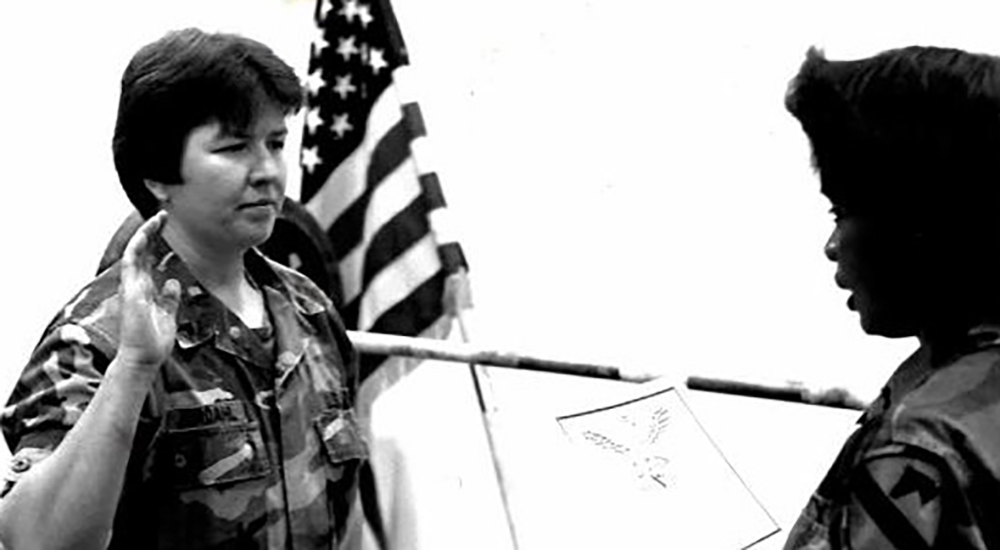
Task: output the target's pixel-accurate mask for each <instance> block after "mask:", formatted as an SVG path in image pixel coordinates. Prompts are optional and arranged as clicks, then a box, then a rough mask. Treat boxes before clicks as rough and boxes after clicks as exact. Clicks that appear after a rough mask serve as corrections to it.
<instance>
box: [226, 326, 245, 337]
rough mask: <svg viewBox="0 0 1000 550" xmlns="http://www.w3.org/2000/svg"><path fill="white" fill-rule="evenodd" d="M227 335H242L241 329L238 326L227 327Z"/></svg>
mask: <svg viewBox="0 0 1000 550" xmlns="http://www.w3.org/2000/svg"><path fill="white" fill-rule="evenodd" d="M229 336H230V337H231V338H233V339H237V338H239V337H240V336H243V331H242V330H240V327H229Z"/></svg>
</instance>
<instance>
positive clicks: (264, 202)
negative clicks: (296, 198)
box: [237, 199, 278, 210]
mask: <svg viewBox="0 0 1000 550" xmlns="http://www.w3.org/2000/svg"><path fill="white" fill-rule="evenodd" d="M255 208H273V209H275V210H277V209H278V203H277V201H274V200H271V199H261V200H259V201H253V202H245V203H243V204H241V205H239V206H238V207H237V209H238V210H249V209H255Z"/></svg>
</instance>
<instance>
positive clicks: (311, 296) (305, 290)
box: [263, 256, 333, 313]
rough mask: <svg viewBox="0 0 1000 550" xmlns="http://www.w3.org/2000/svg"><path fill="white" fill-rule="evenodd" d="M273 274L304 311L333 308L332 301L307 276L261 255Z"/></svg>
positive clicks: (315, 311)
mask: <svg viewBox="0 0 1000 550" xmlns="http://www.w3.org/2000/svg"><path fill="white" fill-rule="evenodd" d="M263 258H264V260H265V261H266V262H267V265H268V266H269V267H270V268H271V269H272V270H274V274H275V275H277V276H278V279H279V280H281V282H282V283H284V284H285V287H286V288H287V289H288V291H289V292H290V293H291V295H292V298H293V299H294V300H295V302H296V303H297V304H298V305H299V306H301V307H302V308H304V309H305V310H306V311H310V312H312V313H318V312H319V311H321V310H324V309H325V310H333V302H332V301H331V300H330V298H329V297H328V296H327V295H326V294H325V293H323V291H322V290H320V288H319V287H318V286H316V284H315V283H313V282H312V281H311V280H310V279H309V277H306V276H305V275H303V274H301V273H299V272H298V271H295V270H294V269H292V268H290V267H287V266H285V265H282V264H280V263H278V262H276V261H274V260H272V259H270V258H268V257H266V256H263Z"/></svg>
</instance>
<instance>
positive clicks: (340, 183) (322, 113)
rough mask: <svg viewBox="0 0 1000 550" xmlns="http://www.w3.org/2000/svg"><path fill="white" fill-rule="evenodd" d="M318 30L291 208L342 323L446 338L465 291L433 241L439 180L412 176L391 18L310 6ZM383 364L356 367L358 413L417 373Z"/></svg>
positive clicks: (447, 250)
mask: <svg viewBox="0 0 1000 550" xmlns="http://www.w3.org/2000/svg"><path fill="white" fill-rule="evenodd" d="M315 19H316V24H317V27H316V35H315V37H314V38H313V41H312V46H311V55H310V60H309V74H308V76H307V78H306V87H307V90H308V100H307V106H306V113H305V128H304V132H303V137H302V151H301V164H302V177H303V180H302V192H301V193H302V194H301V198H300V200H301V202H302V203H304V204H305V205H306V208H307V209H308V210H309V212H311V213H312V215H313V216H314V217H315V218H316V220H317V221H318V222H319V224H320V226H321V227H322V228H323V229H324V230H325V232H326V234H327V236H328V237H329V239H330V242H331V243H332V245H333V248H334V250H335V252H336V256H337V258H338V271H339V275H340V283H341V288H342V301H343V302H342V304H339V305H340V312H341V314H342V316H343V318H344V322H345V324H346V325H347V327H348V328H349V329H352V330H361V331H370V332H379V333H386V334H399V335H404V336H421V337H430V338H445V337H447V333H448V330H449V329H450V327H451V315H450V314H451V313H453V312H454V308H456V307H463V306H467V304H462V303H458V302H461V301H462V300H458V301H456V300H455V299H454V297H455V296H456V295H457V296H460V297H461V296H467V295H468V293H467V287H466V288H465V289H464V290H465V291H464V292H462V291H459V292H456V291H455V290H454V286H453V283H455V281H462V282H463V283H464V284H467V282H465V280H464V278H462V277H460V276H461V275H462V274H464V272H465V270H466V269H467V265H466V262H465V258H464V256H463V254H462V250H461V247H460V246H459V245H458V243H457V242H445V241H444V240H442V239H443V238H444V234H443V233H442V232H441V227H442V223H441V221H440V219H441V217H442V215H443V214H444V213H445V208H444V207H445V202H444V196H443V194H442V192H441V186H440V184H439V182H438V178H437V175H436V174H435V173H433V172H423V173H422V172H420V170H419V168H418V166H417V164H418V160H419V159H415V158H414V154H413V150H414V147H413V145H414V143H415V142H417V141H419V140H421V139H424V136H425V134H426V132H425V128H424V124H423V118H422V116H421V114H420V109H419V107H418V105H417V104H416V103H402V102H401V101H400V99H399V97H400V95H399V90H398V89H397V88H398V84H397V80H398V76H399V72H400V68H401V67H404V66H405V65H406V64H407V54H406V49H405V46H404V45H403V40H402V36H401V34H400V32H399V28H398V25H397V23H396V20H395V17H394V15H393V12H392V8H391V6H390V5H389V2H388V0H369V1H367V2H366V1H361V0H318V2H317V5H316V12H315ZM456 274H457V275H459V277H456ZM390 363H391V362H390V361H387V360H386V358H385V357H376V356H366V355H363V356H362V358H361V380H362V395H361V397H360V398H359V404H360V405H362V406H365V405H366V404H365V403H363V401H364V400H365V393H366V392H365V388H366V385H368V386H372V385H376V386H380V387H381V388H385V387H387V386H388V385H391V383H393V382H394V381H395V379H398V377H400V376H402V375H404V374H406V370H407V368H412V366H414V363H413V362H412V361H411V362H410V364H409V366H408V367H407V366H402V365H405V364H406V363H407V362H406V361H400V362H399V364H397V365H395V366H394V367H393V368H389V367H388V365H389V364H390ZM384 371H385V372H384ZM388 371H392V372H388ZM374 375H378V376H374ZM373 379H377V380H373ZM379 391H380V390H378V389H376V390H374V392H373V395H372V397H374V395H377V394H378V393H379Z"/></svg>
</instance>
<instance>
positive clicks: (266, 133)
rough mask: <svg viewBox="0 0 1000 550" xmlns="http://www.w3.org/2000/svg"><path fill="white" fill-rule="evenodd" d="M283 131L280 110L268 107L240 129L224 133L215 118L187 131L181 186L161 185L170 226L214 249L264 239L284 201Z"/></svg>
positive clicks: (238, 246)
mask: <svg viewBox="0 0 1000 550" xmlns="http://www.w3.org/2000/svg"><path fill="white" fill-rule="evenodd" d="M286 134H287V128H286V125H285V114H284V113H283V112H282V111H281V110H280V109H278V108H276V107H274V106H270V105H265V106H263V107H261V108H260V109H259V110H258V112H257V113H256V116H255V117H254V119H253V121H252V123H251V124H250V126H249V127H248V128H246V129H244V130H234V131H231V132H227V131H225V130H224V129H223V127H222V125H221V124H220V123H218V122H210V123H207V124H204V125H202V126H198V127H195V128H194V129H193V130H191V132H190V133H189V134H188V137H187V140H186V142H185V145H184V150H183V154H182V157H181V170H180V173H181V180H182V184H181V185H168V186H162V187H160V189H162V190H163V193H166V195H167V197H166V198H167V204H166V206H165V208H166V209H167V210H168V211H169V215H170V217H169V224H170V225H172V226H173V228H172V229H173V230H174V231H176V232H178V233H180V234H181V235H182V236H183V238H184V239H186V240H187V241H188V242H189V243H190V244H191V245H193V246H197V247H199V248H202V249H206V250H211V251H216V252H219V253H227V252H229V253H231V252H240V253H242V251H245V250H247V249H248V248H250V247H253V246H257V245H259V244H261V243H263V242H264V241H265V240H267V238H268V237H269V236H270V235H271V230H272V229H273V228H274V222H275V219H276V218H277V217H278V214H279V212H280V211H281V205H282V202H283V201H284V194H285V175H286V170H285V162H284V158H283V149H284V144H285V136H286Z"/></svg>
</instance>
